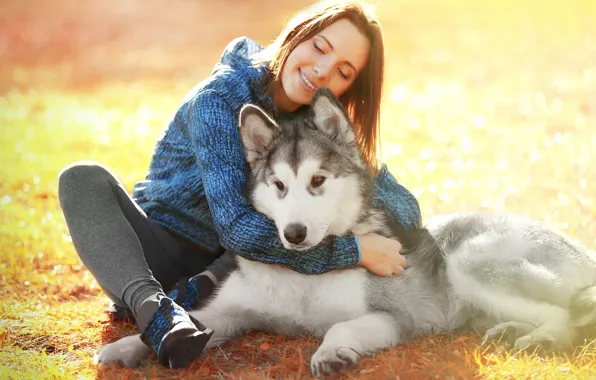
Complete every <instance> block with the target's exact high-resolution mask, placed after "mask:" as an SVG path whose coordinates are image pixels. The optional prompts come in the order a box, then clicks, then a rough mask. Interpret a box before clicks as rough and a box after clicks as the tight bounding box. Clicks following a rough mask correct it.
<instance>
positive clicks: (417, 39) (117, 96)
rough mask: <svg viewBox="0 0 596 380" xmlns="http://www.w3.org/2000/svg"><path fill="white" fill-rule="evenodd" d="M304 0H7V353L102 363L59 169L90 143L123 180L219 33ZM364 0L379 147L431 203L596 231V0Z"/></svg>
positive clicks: (94, 290)
mask: <svg viewBox="0 0 596 380" xmlns="http://www.w3.org/2000/svg"><path fill="white" fill-rule="evenodd" d="M311 3H312V2H311V1H305V0H293V1H284V0H275V1H274V0H258V1H257V0H253V1H248V0H247V1H240V0H238V1H233V0H218V1H203V0H121V1H113V0H110V1H108V0H94V1H79V0H27V1H22V0H2V1H1V2H0V57H1V59H0V299H2V300H3V301H2V304H0V363H4V364H2V365H6V366H7V367H2V365H0V369H6V368H8V367H10V368H13V369H16V371H17V372H14V373H13V377H15V378H24V377H23V376H24V375H23V376H21V375H22V374H23V373H29V374H31V377H32V378H38V377H36V376H37V374H38V373H39V372H44V373H46V374H50V375H51V374H60V373H62V374H63V373H65V371H66V373H73V374H74V373H79V374H80V373H83V372H85V371H87V372H85V373H90V374H95V373H96V372H94V371H96V370H95V369H94V367H93V366H92V365H91V364H90V358H91V357H92V355H93V350H95V349H97V348H98V347H99V346H100V344H101V342H100V339H99V338H98V335H99V334H101V333H102V331H103V333H105V331H108V330H106V329H107V327H106V329H104V328H103V327H102V325H98V324H97V322H96V321H102V320H105V318H106V316H105V313H103V311H102V307H103V306H105V303H106V299H105V297H103V296H102V294H101V291H100V289H99V288H98V286H97V284H96V283H95V281H94V280H93V278H92V277H91V275H90V274H89V273H88V272H87V271H86V270H85V269H84V267H82V265H81V263H80V261H79V259H78V257H77V255H76V253H75V252H74V249H73V246H72V242H71V240H70V236H69V233H68V230H67V229H66V226H65V224H64V221H63V217H62V213H61V210H60V207H59V204H58V201H57V177H58V173H59V172H60V170H61V169H62V168H63V167H64V166H65V165H67V164H69V163H71V162H73V161H76V160H94V161H98V162H101V163H102V164H104V165H106V166H108V167H109V168H110V169H112V171H113V172H114V173H116V175H117V176H118V177H119V178H120V180H121V181H122V182H123V183H124V184H125V186H126V187H127V189H128V190H131V189H132V186H133V185H134V183H135V182H136V181H138V180H140V179H142V178H143V177H144V176H145V174H146V171H147V168H148V165H149V160H150V157H151V152H152V150H153V147H154V146H155V142H156V140H157V139H158V138H159V137H160V136H161V134H162V132H163V129H164V127H165V126H166V125H167V122H168V121H169V120H170V119H171V117H172V115H173V114H174V112H175V110H176V108H177V107H178V105H179V104H180V101H181V100H182V98H183V97H184V95H185V94H186V92H187V91H189V90H190V89H191V88H192V87H193V86H194V85H195V84H196V83H197V82H199V81H200V80H202V79H203V78H205V77H206V76H208V75H209V73H210V72H211V69H212V68H213V66H214V64H215V63H216V62H217V61H218V59H219V57H220V55H221V53H222V51H223V49H224V47H225V46H226V45H227V43H228V42H229V41H230V40H232V39H233V38H236V37H239V36H248V37H250V38H252V39H254V40H255V41H257V42H259V43H260V44H262V45H267V44H268V43H269V42H271V41H273V39H274V38H275V37H276V35H277V33H278V32H279V31H280V30H281V28H282V26H283V25H284V23H285V21H286V20H287V19H288V18H289V17H290V16H291V15H292V14H294V13H295V12H297V11H298V10H300V9H302V8H303V7H304V6H306V5H309V4H311ZM373 3H374V4H376V5H377V13H378V14H379V16H380V19H381V22H382V24H383V27H384V36H385V50H386V60H387V62H386V68H387V70H386V81H385V87H384V89H385V92H384V101H383V109H382V154H383V160H384V161H385V162H386V163H387V164H388V165H389V168H390V170H391V171H392V173H393V174H394V175H395V176H396V177H397V179H398V180H399V181H400V182H401V183H402V184H404V185H405V186H406V187H408V188H409V189H411V190H412V191H413V192H414V194H415V195H416V196H417V197H418V200H419V202H420V206H421V209H422V212H423V215H424V216H426V215H430V214H436V213H444V212H452V211H465V210H478V209H496V210H508V211H514V212H517V213H522V214H526V215H530V216H532V217H535V218H537V219H539V220H542V221H546V222H548V223H550V224H551V225H554V226H555V227H557V228H560V229H561V230H563V231H565V232H567V233H569V234H570V235H572V236H573V237H576V238H578V239H580V240H581V241H583V242H584V243H586V244H588V245H590V246H592V247H596V201H595V199H594V198H595V194H596V170H594V167H593V165H594V162H595V158H596V157H595V155H596V22H595V20H596V1H595V0H478V1H463V0H452V1H450V0H382V1H377V2H373ZM110 328H111V329H112V330H109V331H111V332H110V333H111V334H114V335H112V336H108V335H106V336H108V338H105V337H104V338H103V339H108V340H109V339H112V340H113V339H115V338H114V337H115V336H122V335H123V332H122V331H121V330H118V327H110ZM73 349H74V351H73ZM408 352H411V351H408ZM75 353H76V354H75ZM45 354H52V355H45ZM268 360H269V359H268ZM271 360H272V362H276V361H277V359H271ZM294 361H295V360H294ZM245 362H247V363H249V364H247V365H250V360H248V359H247V360H246V361H245ZM433 362H435V360H433ZM438 362H439V363H440V361H438ZM6 363H8V364H6ZM468 364H469V363H468ZM398 365H399V366H403V365H404V363H403V362H402V361H399V363H398ZM457 366H459V367H461V365H459V364H458V365H457ZM462 368H463V367H462ZM522 370H523V368H522ZM27 371H29V372H27ZM69 371H72V372H69ZM497 371H498V370H497ZM522 372H523V371H522ZM15 373H16V375H15ZM524 373H525V375H524V376H526V375H527V373H526V372H524ZM373 375H374V374H373Z"/></svg>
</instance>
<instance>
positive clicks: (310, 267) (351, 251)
mask: <svg viewBox="0 0 596 380" xmlns="http://www.w3.org/2000/svg"><path fill="white" fill-rule="evenodd" d="M261 50H262V47H261V46H259V45H258V44H257V43H255V42H254V41H252V40H250V39H248V38H246V37H243V38H238V39H235V40H233V41H232V42H231V43H230V44H229V45H228V46H227V47H226V49H225V50H224V52H223V55H222V57H221V60H220V62H219V63H217V65H216V66H215V68H214V71H213V73H212V75H211V76H210V77H208V78H207V79H206V80H204V81H202V82H201V83H199V84H198V85H197V86H196V87H195V88H194V89H193V90H192V91H191V92H190V93H189V94H188V95H187V96H186V97H185V99H184V100H183V102H182V105H181V106H180V108H179V109H178V111H177V112H176V114H175V116H174V118H173V120H172V121H171V122H170V124H169V126H168V128H167V129H166V131H165V133H164V135H163V136H162V138H161V139H160V140H159V141H158V142H157V146H156V148H155V152H154V154H153V158H152V161H151V165H150V168H149V173H148V174H147V178H146V180H145V181H141V182H139V183H137V184H136V185H135V187H134V192H133V198H134V199H135V201H136V202H137V203H138V204H139V205H140V207H141V208H142V209H143V210H144V211H145V212H146V213H147V215H148V216H149V217H150V218H151V219H153V220H155V221H157V222H158V223H160V224H161V225H162V226H163V227H165V228H166V229H168V230H170V231H172V232H174V233H176V234H178V235H180V236H183V237H185V238H186V239H188V240H189V241H191V242H193V243H195V244H197V245H198V246H200V247H202V248H204V249H206V250H208V251H210V252H214V253H215V252H218V251H221V250H222V247H223V249H227V250H231V251H233V252H235V253H236V254H238V255H240V256H242V257H244V258H246V259H249V260H257V261H260V262H263V263H275V264H280V265H283V266H285V267H288V268H291V269H293V270H295V271H297V272H300V273H305V274H319V273H324V272H327V271H330V270H332V269H341V268H347V267H351V266H354V265H356V264H358V263H359V262H360V251H359V247H358V243H357V240H356V238H355V236H354V234H353V233H352V232H349V233H347V234H345V235H344V236H338V237H329V238H327V239H325V240H324V241H323V242H322V243H321V244H319V245H318V246H317V247H314V248H312V249H310V250H307V251H302V252H297V251H292V250H288V249H285V248H284V247H283V245H282V243H281V241H280V239H279V236H278V231H277V228H276V227H275V224H274V223H273V222H272V221H271V220H269V219H268V218H267V217H265V216H264V215H262V214H260V213H258V212H257V211H255V210H254V209H253V208H252V206H251V205H250V203H249V201H248V199H247V198H246V196H245V194H244V192H245V184H246V180H247V178H246V165H247V163H246V161H245V158H244V153H243V150H242V145H241V140H240V134H239V131H238V115H239V112H240V108H241V107H242V105H244V104H246V103H252V104H256V105H258V106H260V107H262V108H263V109H264V110H266V111H267V112H269V113H271V114H272V113H273V104H272V100H271V98H270V97H268V96H267V95H266V93H265V90H264V87H263V83H262V78H263V77H264V75H265V74H266V68H265V67H263V66H258V65H254V60H253V59H252V57H253V55H254V54H255V53H257V52H259V51H261ZM373 204H374V206H375V207H380V208H384V209H385V210H387V212H388V214H389V217H390V218H392V219H397V218H399V219H400V220H401V221H402V222H403V223H405V224H406V225H407V224H412V223H415V222H416V221H418V220H420V210H419V207H418V202H417V201H416V199H415V198H414V197H413V196H412V194H411V193H410V192H409V191H408V190H406V189H405V188H404V187H403V186H401V185H399V184H398V183H397V181H396V180H395V178H394V177H393V176H392V175H391V174H390V173H389V172H388V170H387V168H386V167H385V166H383V167H382V168H381V170H380V172H379V174H378V175H377V177H376V179H375V194H374V198H373Z"/></svg>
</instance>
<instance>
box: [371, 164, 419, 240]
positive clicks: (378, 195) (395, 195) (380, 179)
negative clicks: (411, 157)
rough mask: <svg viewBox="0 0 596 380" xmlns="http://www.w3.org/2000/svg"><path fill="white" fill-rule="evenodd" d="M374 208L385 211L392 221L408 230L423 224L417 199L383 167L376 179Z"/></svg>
mask: <svg viewBox="0 0 596 380" xmlns="http://www.w3.org/2000/svg"><path fill="white" fill-rule="evenodd" d="M373 207H375V208H377V209H382V210H385V212H386V213H387V216H388V217H389V219H390V221H391V222H393V223H396V222H400V223H401V224H402V225H403V226H404V227H405V228H406V229H410V228H413V227H415V226H418V225H420V224H421V219H422V217H421V213H420V206H419V204H418V201H417V200H416V197H414V195H413V194H412V193H411V192H410V191H409V190H408V189H406V188H405V187H404V186H402V185H401V184H399V183H398V182H397V180H396V179H395V177H394V176H393V175H392V174H391V172H389V170H388V169H387V166H386V165H383V166H382V167H381V169H380V170H379V173H378V174H377V176H376V178H375V191H374V195H373Z"/></svg>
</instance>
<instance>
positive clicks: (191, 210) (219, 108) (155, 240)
mask: <svg viewBox="0 0 596 380" xmlns="http://www.w3.org/2000/svg"><path fill="white" fill-rule="evenodd" d="M383 60H384V57H383V43H382V38H381V31H380V26H379V23H378V22H377V21H376V18H375V17H373V16H372V15H371V14H370V13H369V12H367V11H366V9H365V7H364V6H363V5H361V4H360V3H359V2H351V1H346V2H339V3H337V2H336V3H335V4H332V5H326V4H317V5H315V6H314V7H312V8H309V9H307V10H306V11H304V12H301V13H299V14H298V15H297V16H296V18H295V19H293V20H292V21H290V23H289V25H288V27H287V28H285V29H284V31H283V32H282V33H281V34H280V36H279V38H278V39H277V40H276V43H274V44H272V45H271V46H270V47H269V48H267V49H263V48H262V47H261V46H259V45H258V44H257V43H255V42H254V41H252V40H250V39H248V38H238V39H235V40H233V41H232V42H231V43H230V44H229V45H228V46H227V47H226V49H225V51H224V52H223V54H222V57H221V60H220V62H219V63H218V64H217V65H216V67H215V70H214V72H213V73H212V75H211V76H210V77H209V78H208V79H207V80H204V81H202V82H201V83H200V84H199V85H198V86H197V87H195V88H194V89H193V90H192V91H191V92H190V93H189V94H188V95H187V96H186V98H185V99H184V102H183V103H182V105H181V106H180V109H179V110H178V111H177V112H176V113H175V117H174V118H173V120H172V121H171V123H170V124H169V126H168V127H167V130H166V131H165V133H164V135H163V138H162V139H161V140H160V141H158V142H157V145H156V148H155V151H154V154H153V157H152V160H151V165H150V168H149V173H148V174H147V177H146V179H145V180H144V181H140V182H138V183H137V184H136V185H135V188H134V191H133V194H132V198H131V197H130V196H129V195H128V194H127V193H126V192H125V191H124V186H123V185H122V183H120V182H119V181H118V179H116V178H115V176H114V175H113V174H112V173H111V172H110V171H109V170H108V169H107V168H104V167H103V166H101V165H99V164H95V163H78V164H74V165H71V166H69V167H68V168H66V169H65V170H64V171H63V172H62V173H61V175H60V181H59V197H60V203H61V206H62V209H63V211H64V215H65V219H66V222H67V224H68V228H69V230H70V234H71V236H72V240H73V243H74V245H75V248H76V250H77V253H78V254H79V256H80V258H81V260H82V261H83V263H84V264H85V265H86V267H87V268H88V269H89V270H90V271H91V273H93V275H94V276H95V278H96V279H97V282H98V283H99V284H100V285H101V286H102V288H103V289H104V290H105V292H106V294H107V295H109V296H110V298H112V300H113V301H114V303H115V304H116V305H118V306H119V308H120V309H125V310H126V309H129V310H130V311H131V312H132V314H133V315H134V317H135V319H136V322H137V325H138V327H139V329H140V330H141V331H142V332H143V333H142V335H141V339H142V341H143V342H144V343H145V344H146V346H147V347H145V348H146V349H147V350H151V349H153V350H154V351H155V352H156V353H157V355H158V357H159V359H160V361H161V362H162V363H163V364H164V365H166V366H168V367H170V368H178V367H184V366H186V365H187V364H188V363H189V362H190V361H192V360H193V359H194V358H195V357H197V356H198V355H200V353H201V352H202V350H203V347H204V346H205V344H206V343H207V341H208V340H209V338H210V335H211V331H210V330H208V329H206V328H205V326H203V325H202V324H201V323H200V322H199V321H196V320H193V319H191V318H190V316H189V315H188V314H187V313H186V311H185V310H184V309H186V310H188V309H191V308H196V307H198V306H199V305H200V304H201V302H202V301H203V300H204V299H205V298H206V297H208V296H209V295H210V293H211V291H212V289H213V287H214V284H215V283H217V282H218V281H221V280H223V278H224V277H225V276H226V275H227V274H229V273H230V272H231V271H232V270H233V269H234V263H235V261H234V255H239V256H241V257H244V258H246V259H249V260H253V261H259V262H263V263H269V264H278V265H282V266H285V267H288V268H290V269H293V270H295V271H297V272H300V273H305V274H320V273H325V272H329V271H331V270H335V269H344V268H348V267H354V266H357V265H360V266H363V267H365V268H366V269H368V270H369V271H371V272H372V273H374V274H376V275H381V276H387V275H390V274H400V273H402V272H403V268H404V267H405V259H404V258H403V257H402V256H401V255H400V254H399V251H400V248H401V246H400V244H399V243H398V242H397V241H395V240H392V239H387V238H385V237H382V236H380V235H377V234H366V235H361V236H360V235H359V236H357V235H355V234H354V233H353V232H351V231H348V232H347V233H345V234H344V235H342V236H329V239H325V240H324V241H323V242H321V244H319V245H317V246H316V247H313V248H311V249H309V250H308V251H303V252H301V253H300V254H299V255H297V253H296V250H294V249H288V248H286V247H285V246H284V245H283V244H282V242H281V241H280V238H279V235H278V233H277V228H276V226H275V224H274V223H273V222H272V221H271V220H270V219H268V218H267V217H266V216H264V215H263V214H260V213H258V212H257V211H255V209H254V208H253V207H252V206H251V204H250V202H249V201H248V199H247V198H246V196H245V192H244V190H245V184H246V182H247V177H246V171H245V167H246V159H245V155H244V152H243V147H242V143H241V139H240V133H239V130H238V121H239V113H240V110H241V107H242V106H243V105H244V104H246V103H251V104H255V105H257V106H259V107H261V108H262V109H264V110H267V111H268V112H269V114H271V115H275V116H276V117H280V118H281V117H285V116H291V115H292V114H293V113H294V112H295V111H297V109H298V108H300V107H302V106H308V105H309V104H310V103H311V100H312V94H313V90H314V89H315V88H317V87H319V86H326V87H328V88H329V89H331V91H332V92H333V94H334V95H335V96H337V97H339V99H340V100H341V102H342V105H343V106H345V107H346V109H347V111H348V113H349V114H350V117H351V118H352V119H353V120H354V122H355V133H356V135H357V143H358V145H359V147H360V148H361V150H362V151H363V152H364V157H365V159H366V160H367V161H368V164H369V166H371V168H372V167H374V166H375V165H374V163H373V158H374V157H375V152H376V142H377V136H378V133H379V131H378V115H379V108H380V96H381V85H382V77H383V65H384V63H383ZM375 175H376V178H375V185H376V187H377V188H376V198H375V200H376V205H377V206H379V207H383V208H385V209H386V211H387V213H388V214H389V215H390V216H391V218H394V219H395V220H397V219H399V220H400V221H401V222H402V223H403V224H406V225H414V224H416V223H417V221H418V220H419V219H420V211H419V208H418V203H417V201H416V199H415V198H414V197H413V196H412V194H411V193H410V192H409V191H408V190H407V189H405V188H403V187H402V186H400V185H399V184H398V183H397V181H396V180H395V178H393V176H392V175H391V174H390V173H389V172H388V171H387V170H386V167H384V168H382V169H381V170H379V171H378V172H375ZM323 182H324V179H323V178H313V184H312V187H313V188H316V187H317V186H320V185H322V184H323ZM272 186H276V187H278V189H279V190H280V191H282V189H280V186H283V184H281V185H280V184H279V183H274V184H272ZM294 232H295V234H294V235H296V236H294V237H293V239H298V238H300V236H299V235H300V231H294ZM186 277H191V279H190V280H186V279H185V278H186ZM176 283H178V285H177V287H176V289H175V291H174V292H173V293H170V294H169V297H167V296H166V295H165V292H167V291H170V290H171V289H172V288H174V287H175V285H176ZM124 356H126V352H125V351H122V352H117V353H116V354H115V356H114V357H110V358H109V359H106V360H107V361H124V360H125V359H124ZM104 359H105V358H104Z"/></svg>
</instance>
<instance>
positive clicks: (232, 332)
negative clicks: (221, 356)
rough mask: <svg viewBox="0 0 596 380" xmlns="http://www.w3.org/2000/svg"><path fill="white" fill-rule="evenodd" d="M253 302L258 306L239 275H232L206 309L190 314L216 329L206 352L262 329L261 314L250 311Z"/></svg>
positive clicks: (234, 273) (253, 295)
mask: <svg viewBox="0 0 596 380" xmlns="http://www.w3.org/2000/svg"><path fill="white" fill-rule="evenodd" d="M247 302H250V305H252V307H253V308H256V309H257V310H258V309H259V307H257V306H255V294H252V293H251V291H250V287H249V286H247V285H246V284H245V282H244V280H243V279H242V277H241V276H240V275H239V273H238V272H233V273H232V274H231V275H230V277H228V279H227V280H226V281H225V282H224V283H223V284H222V285H221V288H220V289H219V290H218V291H217V294H216V295H215V297H214V298H213V300H212V301H210V302H209V303H208V304H206V305H205V306H204V307H203V308H201V309H198V310H193V311H191V312H190V314H191V315H192V316H193V317H194V318H196V319H197V320H199V321H201V322H202V323H204V324H205V325H206V326H208V327H209V328H210V329H212V330H213V335H212V336H211V339H209V342H208V343H207V346H206V349H207V348H211V347H214V346H219V345H221V344H223V343H225V342H227V341H230V340H232V339H234V338H236V337H237V336H239V335H242V334H245V333H247V332H248V331H250V330H252V329H253V328H256V327H258V326H259V321H260V319H259V318H258V315H257V314H256V313H254V312H251V311H250V310H251V307H248V306H247Z"/></svg>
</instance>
